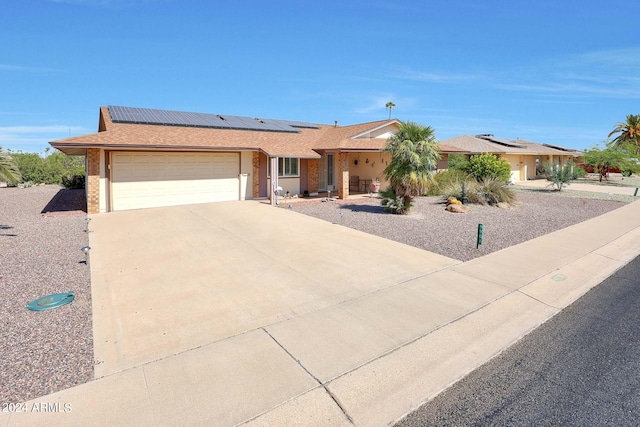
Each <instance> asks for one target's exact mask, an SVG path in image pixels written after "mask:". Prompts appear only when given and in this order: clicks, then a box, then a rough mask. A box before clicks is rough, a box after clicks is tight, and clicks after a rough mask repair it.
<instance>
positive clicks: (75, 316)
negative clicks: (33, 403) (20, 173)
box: [0, 186, 93, 405]
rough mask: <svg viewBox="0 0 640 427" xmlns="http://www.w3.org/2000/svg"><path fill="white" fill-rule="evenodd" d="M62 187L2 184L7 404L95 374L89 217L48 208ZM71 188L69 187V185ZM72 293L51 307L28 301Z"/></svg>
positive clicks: (1, 303)
mask: <svg viewBox="0 0 640 427" xmlns="http://www.w3.org/2000/svg"><path fill="white" fill-rule="evenodd" d="M60 190H61V187H58V186H41V187H31V188H24V189H21V188H0V295H1V299H0V331H1V340H0V404H5V405H6V404H9V403H23V402H25V401H26V400H29V399H32V398H35V397H39V396H42V395H46V394H49V393H52V392H55V391H58V390H61V389H65V388H68V387H71V386H73V385H76V384H80V383H84V382H87V381H88V380H90V379H92V378H93V331H92V324H91V282H90V281H91V279H90V272H89V266H88V265H86V264H83V263H81V262H82V261H84V259H85V256H84V255H83V254H82V252H81V251H80V248H82V247H83V246H86V245H87V244H88V241H89V239H88V236H87V233H86V232H85V231H84V230H85V228H86V221H85V215H84V214H83V213H81V212H80V213H78V212H77V211H76V212H75V213H74V212H67V213H62V214H59V216H53V217H45V216H43V215H42V214H41V211H42V210H43V209H44V208H45V206H47V204H49V202H50V201H51V200H52V199H53V197H54V196H55V195H56V194H57V193H58V191H60ZM64 191H66V190H64ZM68 291H73V292H74V293H75V297H76V299H75V301H74V302H72V303H71V304H67V305H65V306H62V307H58V308H55V309H51V310H46V311H31V310H28V309H27V308H26V305H27V304H28V303H29V302H30V301H33V300H34V299H37V298H40V297H42V296H45V295H48V294H53V293H63V292H68Z"/></svg>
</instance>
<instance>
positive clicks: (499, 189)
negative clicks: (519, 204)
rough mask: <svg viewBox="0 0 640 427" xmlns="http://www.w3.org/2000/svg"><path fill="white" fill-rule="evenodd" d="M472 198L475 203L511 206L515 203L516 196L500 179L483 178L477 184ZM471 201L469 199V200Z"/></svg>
mask: <svg viewBox="0 0 640 427" xmlns="http://www.w3.org/2000/svg"><path fill="white" fill-rule="evenodd" d="M473 197H474V198H475V199H476V202H475V203H480V204H483V205H496V204H498V203H509V204H512V203H513V202H515V201H516V194H515V192H514V191H513V189H511V187H509V184H507V183H506V182H504V181H502V180H501V179H493V178H485V179H483V180H482V181H480V182H478V184H477V187H476V189H475V194H474V195H473ZM469 200H471V198H470V199H469Z"/></svg>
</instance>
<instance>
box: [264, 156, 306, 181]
mask: <svg viewBox="0 0 640 427" xmlns="http://www.w3.org/2000/svg"><path fill="white" fill-rule="evenodd" d="M267 176H268V177H271V162H267ZM290 176H300V159H299V158H297V157H278V177H290Z"/></svg>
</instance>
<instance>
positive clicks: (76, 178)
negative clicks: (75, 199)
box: [62, 174, 84, 189]
mask: <svg viewBox="0 0 640 427" xmlns="http://www.w3.org/2000/svg"><path fill="white" fill-rule="evenodd" d="M62 185H64V186H65V187H66V188H71V189H81V188H84V174H82V175H65V176H63V177H62Z"/></svg>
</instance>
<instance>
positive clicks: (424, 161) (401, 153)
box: [383, 122, 440, 213]
mask: <svg viewBox="0 0 640 427" xmlns="http://www.w3.org/2000/svg"><path fill="white" fill-rule="evenodd" d="M384 151H385V152H387V153H391V161H390V162H389V164H388V165H387V167H386V168H385V169H384V171H383V173H384V176H385V178H386V179H387V180H388V181H389V184H390V188H389V190H388V192H387V194H388V195H387V194H385V196H386V198H387V199H393V200H387V202H386V203H385V200H383V206H386V207H389V208H390V210H393V211H395V212H397V213H407V212H408V211H409V209H410V208H411V204H412V200H413V198H414V197H416V196H418V195H420V194H423V193H424V192H425V191H426V189H427V186H428V184H429V182H430V181H431V174H432V170H433V169H434V168H435V166H436V164H437V162H438V160H439V159H440V150H439V148H438V143H437V142H436V136H435V131H434V130H433V128H432V127H431V126H422V125H420V124H417V123H414V122H406V123H401V124H400V126H399V127H398V132H397V133H396V134H395V135H393V136H391V137H389V139H387V145H386V147H385V149H384ZM389 203H391V204H392V205H389Z"/></svg>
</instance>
